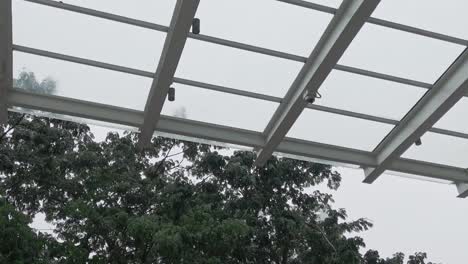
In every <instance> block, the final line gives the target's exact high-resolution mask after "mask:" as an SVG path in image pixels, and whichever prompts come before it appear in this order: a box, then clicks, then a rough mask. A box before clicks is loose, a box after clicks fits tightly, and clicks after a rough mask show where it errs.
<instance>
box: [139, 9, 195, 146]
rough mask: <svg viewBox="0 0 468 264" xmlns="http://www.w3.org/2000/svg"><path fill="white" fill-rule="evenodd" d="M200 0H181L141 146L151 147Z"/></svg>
mask: <svg viewBox="0 0 468 264" xmlns="http://www.w3.org/2000/svg"><path fill="white" fill-rule="evenodd" d="M199 2H200V0H178V1H177V4H176V6H175V8H174V14H173V16H172V20H171V25H170V27H169V31H168V33H167V36H166V41H165V42H164V48H163V51H162V54H161V59H160V60H159V64H158V68H157V70H156V74H155V77H154V80H153V84H152V85H151V90H150V92H149V95H148V100H147V101H146V106H145V119H144V122H143V125H142V126H141V129H140V139H139V142H138V145H139V146H140V147H142V148H143V147H145V146H148V145H149V143H150V141H151V137H152V136H153V133H154V129H155V128H156V125H157V124H158V121H159V119H160V117H161V110H162V108H163V106H164V102H165V100H166V95H167V92H168V91H169V86H170V85H171V84H172V81H173V79H174V74H175V72H176V69H177V65H178V64H179V60H180V57H181V56H182V51H183V50H184V47H185V42H186V41H187V37H188V34H189V30H190V27H191V25H192V21H193V18H194V17H195V13H196V11H197V8H198V4H199Z"/></svg>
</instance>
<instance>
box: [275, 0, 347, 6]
mask: <svg viewBox="0 0 468 264" xmlns="http://www.w3.org/2000/svg"><path fill="white" fill-rule="evenodd" d="M280 1H281V0H280ZM304 2H310V3H313V4H319V5H325V6H329V7H334V8H338V7H340V5H341V3H342V2H343V0H304Z"/></svg>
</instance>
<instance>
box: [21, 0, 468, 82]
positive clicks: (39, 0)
mask: <svg viewBox="0 0 468 264" xmlns="http://www.w3.org/2000/svg"><path fill="white" fill-rule="evenodd" d="M26 1H28V2H32V3H36V4H41V5H46V6H49V7H54V8H59V9H63V10H67V11H71V12H76V13H79V14H84V15H89V16H94V17H99V18H102V19H107V20H110V21H115V22H119V23H124V24H128V25H133V26H137V27H142V28H147V29H151V30H156V31H160V32H168V31H169V27H167V26H163V25H159V24H155V23H150V22H146V21H142V20H138V19H134V18H129V17H124V16H120V15H115V14H111V13H106V12H102V11H98V10H94V9H90V8H86V7H81V6H76V5H70V4H66V3H62V2H57V1H52V0H26ZM291 1H292V2H294V4H295V3H296V2H297V0H288V3H292V2H291ZM304 3H307V4H306V6H304V7H314V8H313V9H315V10H318V11H323V12H328V13H331V14H335V13H336V9H335V8H331V7H325V6H322V5H318V4H312V3H309V2H304ZM309 4H310V5H309ZM330 9H331V10H332V12H329V11H330ZM327 10H328V11H327ZM368 22H369V21H368ZM403 27H407V26H403ZM434 34H437V33H434ZM188 36H189V38H193V39H196V40H200V41H205V42H208V43H213V44H217V45H223V46H226V47H230V48H235V49H240V50H245V51H249V52H255V53H259V54H264V55H268V56H273V57H277V58H282V59H286V60H291V61H297V62H302V63H305V62H306V61H307V58H306V57H303V56H299V55H295V54H291V53H286V52H282V51H277V50H272V49H267V48H263V47H258V46H254V45H250V44H246V43H241V42H237V41H232V40H227V39H222V38H217V37H213V36H208V35H203V34H199V35H195V34H192V33H189V35H188ZM467 43H468V42H467ZM17 47H19V48H21V46H17ZM24 48H26V47H24ZM29 49H30V48H29ZM335 70H340V71H345V72H349V73H354V74H359V75H363V76H368V77H372V78H377V79H382V80H387V81H392V82H398V83H403V84H407V85H413V86H416V87H421V88H426V89H428V88H431V87H432V84H430V83H424V82H420V81H416V80H410V79H406V78H401V77H397V76H393V75H389V74H383V73H379V72H374V71H369V70H364V69H359V68H355V67H351V66H347V65H340V64H336V66H335Z"/></svg>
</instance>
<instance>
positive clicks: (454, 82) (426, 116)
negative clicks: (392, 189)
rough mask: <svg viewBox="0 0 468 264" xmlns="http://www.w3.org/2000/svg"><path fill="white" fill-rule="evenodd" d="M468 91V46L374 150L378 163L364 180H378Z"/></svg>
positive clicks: (369, 170)
mask: <svg viewBox="0 0 468 264" xmlns="http://www.w3.org/2000/svg"><path fill="white" fill-rule="evenodd" d="M467 91H468V49H466V50H465V51H464V52H463V53H462V54H461V55H460V57H458V58H457V60H456V61H455V62H454V63H453V64H452V65H451V66H450V67H449V68H448V70H447V71H446V72H445V73H444V74H443V75H442V76H441V77H440V79H439V80H438V81H437V82H436V83H435V84H434V87H433V88H432V89H430V90H429V91H428V92H427V93H426V94H425V95H424V96H423V97H422V98H421V100H420V101H419V102H418V103H417V104H416V105H415V106H414V107H413V109H411V111H410V112H409V113H408V114H407V115H406V116H405V117H404V118H403V119H402V120H401V122H400V123H399V124H398V125H397V126H396V127H395V128H394V129H393V130H392V131H391V132H390V134H389V135H388V136H387V137H386V138H385V139H384V140H383V141H382V142H381V143H380V144H379V145H378V146H377V148H376V149H375V150H374V153H375V155H376V160H377V164H378V166H377V167H375V168H366V169H365V173H366V178H365V179H364V182H366V183H372V182H373V181H375V180H376V179H377V178H378V177H379V176H380V175H381V174H382V173H383V172H384V171H385V170H386V169H388V166H389V165H390V164H391V163H392V162H393V161H394V160H395V159H396V158H398V157H400V156H401V155H402V154H403V153H404V152H405V151H406V150H407V149H408V148H409V147H410V146H411V145H412V144H413V143H414V142H415V141H416V140H417V139H418V138H420V137H421V136H422V135H423V134H424V133H425V132H426V131H428V130H429V129H430V128H431V127H432V126H433V125H434V124H435V123H436V122H437V121H438V120H439V119H440V118H441V117H442V116H443V115H445V113H447V112H448V111H449V110H450V108H452V106H454V105H455V104H456V103H457V102H458V100H460V99H461V98H462V97H463V95H464V94H465V93H466V92H467Z"/></svg>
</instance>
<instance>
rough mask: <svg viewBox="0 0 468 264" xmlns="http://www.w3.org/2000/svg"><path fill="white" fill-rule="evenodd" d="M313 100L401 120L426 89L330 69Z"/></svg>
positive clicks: (329, 105)
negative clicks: (318, 96)
mask: <svg viewBox="0 0 468 264" xmlns="http://www.w3.org/2000/svg"><path fill="white" fill-rule="evenodd" d="M319 91H320V93H321V94H322V98H321V99H317V100H316V104H318V105H323V106H327V107H333V108H338V109H343V110H348V111H353V112H358V113H362V114H367V115H374V116H378V117H385V118H390V119H394V120H400V119H401V118H403V116H404V115H405V114H406V113H407V112H408V111H409V110H410V109H411V108H412V107H413V105H414V104H415V103H416V102H417V101H418V100H419V99H420V98H421V96H423V95H424V93H425V92H427V90H426V89H423V88H420V87H415V86H410V85H405V84H401V83H396V82H391V81H386V80H381V79H376V78H371V77H367V76H362V75H357V74H352V73H348V72H343V71H339V70H333V71H332V72H331V74H330V75H329V76H328V77H327V79H326V80H325V82H324V83H323V84H322V87H321V88H320V90H319Z"/></svg>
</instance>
